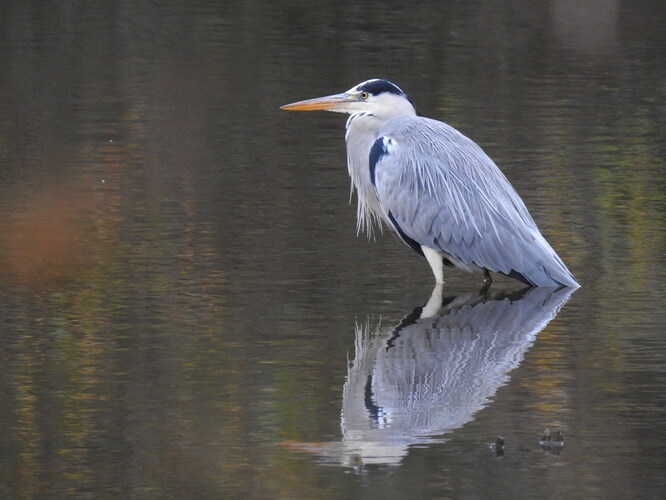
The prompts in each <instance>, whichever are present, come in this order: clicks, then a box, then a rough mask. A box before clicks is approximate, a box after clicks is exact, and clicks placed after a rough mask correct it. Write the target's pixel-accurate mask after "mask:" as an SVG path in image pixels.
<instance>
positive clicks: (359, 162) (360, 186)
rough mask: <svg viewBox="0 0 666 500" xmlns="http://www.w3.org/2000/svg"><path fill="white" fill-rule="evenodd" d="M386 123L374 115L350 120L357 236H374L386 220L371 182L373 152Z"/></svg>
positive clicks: (348, 136)
mask: <svg viewBox="0 0 666 500" xmlns="http://www.w3.org/2000/svg"><path fill="white" fill-rule="evenodd" d="M384 123H386V120H382V119H380V118H378V117H377V116H375V115H373V114H371V113H355V114H353V115H351V116H350V117H349V119H348V120H347V133H346V134H345V141H346V143H347V168H348V169H349V176H350V177H351V181H352V188H351V190H352V192H353V191H354V189H355V190H356V196H357V198H358V207H357V210H356V216H357V219H356V228H357V231H358V232H366V233H367V234H368V235H370V234H372V227H373V225H374V224H373V223H375V222H376V223H379V222H380V221H381V220H382V219H383V218H384V217H385V216H384V215H383V212H382V209H381V205H380V204H379V200H378V199H377V194H376V190H375V187H374V186H373V185H372V182H371V180H370V168H369V167H370V164H369V158H370V148H372V145H373V144H374V142H375V141H376V140H377V138H378V136H379V129H380V128H381V127H382V125H384Z"/></svg>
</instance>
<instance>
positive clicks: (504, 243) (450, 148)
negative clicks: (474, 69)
mask: <svg viewBox="0 0 666 500" xmlns="http://www.w3.org/2000/svg"><path fill="white" fill-rule="evenodd" d="M282 109H286V110H297V111H299V110H300V111H314V110H326V111H334V112H339V113H348V114H350V115H351V116H349V118H348V119H347V126H346V130H347V131H346V134H345V140H346V143H347V167H348V169H349V175H350V177H351V180H352V189H354V188H355V189H356V193H357V199H358V208H357V224H358V227H357V230H358V231H362V230H365V231H367V232H368V233H369V234H370V233H371V231H372V227H373V225H374V224H375V223H378V224H381V223H382V222H384V223H385V224H386V225H387V226H388V227H390V228H391V229H393V230H394V231H395V232H396V233H397V234H398V235H399V236H400V238H402V240H403V241H404V242H405V243H406V244H407V245H408V246H410V247H411V248H412V249H413V250H414V251H416V252H417V253H418V254H420V255H422V256H423V257H425V258H426V260H427V261H428V263H429V264H430V267H431V268H432V271H433V274H434V275H435V280H436V282H437V283H443V282H444V266H448V267H455V268H458V269H462V270H464V271H467V272H481V273H484V274H485V278H486V281H487V283H488V284H490V283H491V282H492V280H491V278H490V271H492V272H499V273H502V274H504V275H507V276H510V277H512V278H515V279H517V280H519V281H522V282H523V283H525V284H528V285H531V286H547V287H560V286H568V287H578V286H579V285H578V283H577V282H576V280H575V279H574V277H573V276H572V274H571V273H570V272H569V270H568V269H567V267H566V266H565V265H564V263H563V262H562V260H561V259H560V258H559V256H558V255H557V253H556V252H555V250H553V248H552V247H551V246H550V245H549V244H548V242H547V241H546V239H545V238H544V237H543V236H542V235H541V232H540V231H539V229H538V228H537V226H536V223H535V222H534V220H533V219H532V217H531V216H530V214H529V212H528V211H527V208H526V207H525V204H524V203H523V201H522V199H521V198H520V196H519V195H518V193H517V192H516V190H515V189H514V188H513V187H512V186H511V184H510V183H509V181H508V180H507V178H506V177H505V176H504V174H503V173H502V172H501V171H500V169H499V168H498V167H497V165H495V163H494V162H493V161H492V160H491V159H490V158H489V157H488V155H486V154H485V153H484V152H483V150H482V149H481V148H480V147H479V146H478V145H477V144H476V143H475V142H474V141H472V140H471V139H469V138H468V137H466V136H464V135H463V134H462V133H460V132H459V131H457V130H456V129H454V128H453V127H451V126H449V125H447V124H445V123H442V122H440V121H437V120H433V119H430V118H424V117H421V116H417V112H416V109H415V107H414V105H413V104H412V101H411V99H410V98H409V97H408V96H407V94H406V93H405V92H403V90H402V89H401V88H400V87H398V85H396V84H395V83H393V82H391V81H388V80H384V79H372V80H367V81H365V82H362V83H359V84H358V85H355V86H354V87H352V88H351V89H349V90H347V91H346V92H342V93H340V94H334V95H329V96H325V97H318V98H315V99H308V100H305V101H299V102H295V103H292V104H287V105H285V106H282Z"/></svg>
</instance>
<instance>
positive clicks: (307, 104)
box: [280, 92, 354, 111]
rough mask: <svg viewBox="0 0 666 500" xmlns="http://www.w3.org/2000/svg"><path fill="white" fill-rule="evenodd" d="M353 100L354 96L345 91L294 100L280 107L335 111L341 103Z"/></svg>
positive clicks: (295, 109)
mask: <svg viewBox="0 0 666 500" xmlns="http://www.w3.org/2000/svg"><path fill="white" fill-rule="evenodd" d="M353 101H354V97H353V96H351V95H349V94H347V93H344V92H343V93H342V94H333V95H327V96H326V97H317V98H316V99H307V100H305V101H298V102H292V103H291V104H285V105H284V106H280V109H287V110H291V111H319V110H322V109H324V110H329V111H335V110H336V109H335V108H336V107H338V106H340V105H341V104H347V103H349V102H353Z"/></svg>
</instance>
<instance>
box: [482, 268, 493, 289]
mask: <svg viewBox="0 0 666 500" xmlns="http://www.w3.org/2000/svg"><path fill="white" fill-rule="evenodd" d="M492 284H493V278H492V276H490V271H488V269H486V270H485V271H484V273H483V286H482V287H481V290H480V291H479V294H480V295H482V294H484V293H486V292H487V291H488V289H489V288H490V285H492Z"/></svg>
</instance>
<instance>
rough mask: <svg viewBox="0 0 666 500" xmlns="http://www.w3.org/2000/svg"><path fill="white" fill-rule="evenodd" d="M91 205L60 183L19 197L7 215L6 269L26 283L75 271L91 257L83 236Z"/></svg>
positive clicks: (65, 275)
mask: <svg viewBox="0 0 666 500" xmlns="http://www.w3.org/2000/svg"><path fill="white" fill-rule="evenodd" d="M90 209H91V203H90V202H89V201H86V200H82V199H81V196H80V195H79V194H77V193H76V192H73V191H66V190H65V189H62V188H60V187H53V188H46V189H41V190H40V191H39V192H36V193H31V194H29V195H27V196H25V197H22V198H21V199H20V201H17V202H16V203H14V205H13V207H11V208H10V211H9V214H8V215H7V219H6V220H7V224H6V229H5V231H6V238H5V243H4V244H5V245H6V246H7V248H6V251H5V252H4V253H5V259H6V262H4V263H3V264H4V266H6V271H7V272H8V273H9V274H10V275H11V276H12V277H13V278H15V279H17V280H19V281H20V282H23V283H27V284H38V283H41V282H43V281H45V280H48V281H50V280H57V279H66V278H70V277H72V276H73V275H75V274H77V272H79V271H77V270H80V269H81V266H82V264H85V263H86V262H88V261H89V259H90V254H89V253H87V252H86V237H85V236H86V224H87V220H89V213H90ZM4 266H3V267H4Z"/></svg>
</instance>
